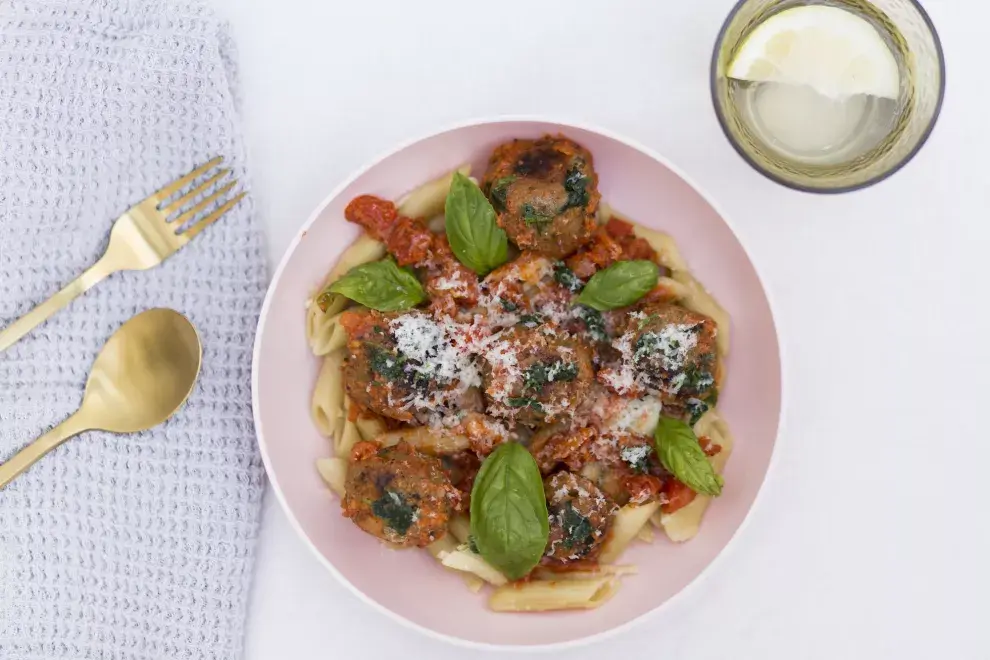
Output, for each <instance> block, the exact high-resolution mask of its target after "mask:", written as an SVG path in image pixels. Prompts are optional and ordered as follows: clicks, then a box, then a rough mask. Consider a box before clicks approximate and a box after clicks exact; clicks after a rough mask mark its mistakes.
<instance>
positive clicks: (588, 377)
mask: <svg viewBox="0 0 990 660" xmlns="http://www.w3.org/2000/svg"><path fill="white" fill-rule="evenodd" d="M537 323H539V325H536V324H537ZM527 324H528V325H532V326H533V327H528V325H527ZM484 357H485V360H486V366H485V367H484V369H483V372H484V386H485V396H486V399H487V402H488V414H490V415H492V416H494V417H503V418H506V417H507V418H511V419H514V420H516V421H517V422H519V423H520V424H525V425H527V426H534V425H537V424H542V423H550V422H555V421H559V420H561V419H568V418H570V417H571V416H572V415H573V412H574V409H575V407H576V406H577V405H578V403H580V402H581V400H582V399H583V398H584V397H585V396H586V395H587V393H588V390H589V388H590V387H591V385H592V383H593V382H594V378H595V375H594V369H593V367H592V363H591V357H592V353H591V349H589V348H588V346H587V345H586V344H585V343H584V342H582V341H581V340H579V339H576V338H574V337H571V336H569V335H566V334H565V333H564V332H563V331H561V330H560V329H559V328H558V327H557V326H555V325H554V324H552V323H550V322H545V323H543V322H540V321H539V320H535V321H527V322H526V323H523V324H519V325H516V326H513V327H511V328H508V329H506V330H503V331H502V332H501V333H500V334H499V335H497V336H496V338H495V340H494V341H492V342H491V343H490V344H489V345H488V347H487V349H486V351H485V353H484Z"/></svg>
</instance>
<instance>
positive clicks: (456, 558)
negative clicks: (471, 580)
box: [439, 545, 508, 586]
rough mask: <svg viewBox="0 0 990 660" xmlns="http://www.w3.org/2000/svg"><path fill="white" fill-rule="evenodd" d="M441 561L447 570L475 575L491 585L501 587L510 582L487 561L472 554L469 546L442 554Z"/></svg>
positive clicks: (462, 546) (459, 547) (461, 546)
mask: <svg viewBox="0 0 990 660" xmlns="http://www.w3.org/2000/svg"><path fill="white" fill-rule="evenodd" d="M439 559H440V563H442V564H443V565H444V566H446V567H447V568H454V569H457V570H458V571H465V572H467V573H473V574H475V575H477V576H478V577H480V578H481V579H482V580H484V581H485V582H487V583H489V584H494V585H495V586H499V585H503V584H506V583H507V582H508V580H507V579H506V578H505V576H504V575H502V574H501V573H500V572H499V571H498V569H497V568H495V567H494V566H492V565H491V564H489V563H488V562H487V561H485V560H484V559H483V558H482V557H481V555H479V554H476V553H474V552H471V549H470V548H468V547H467V545H460V546H458V547H457V549H456V550H454V551H452V552H442V553H440V556H439Z"/></svg>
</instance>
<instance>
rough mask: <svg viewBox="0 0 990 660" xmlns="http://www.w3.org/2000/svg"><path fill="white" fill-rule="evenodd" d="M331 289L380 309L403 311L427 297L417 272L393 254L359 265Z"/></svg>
mask: <svg viewBox="0 0 990 660" xmlns="http://www.w3.org/2000/svg"><path fill="white" fill-rule="evenodd" d="M330 291H331V292H332V293H339V294H340V295H342V296H346V297H347V298H350V299H351V300H353V301H354V302H356V303H358V304H361V305H364V306H365V307H370V308H371V309H377V310H378V311H379V312H401V311H404V310H407V309H411V308H413V307H415V306H416V305H418V304H420V303H421V302H423V301H425V300H426V292H425V291H424V290H423V285H422V284H420V283H419V280H418V279H416V276H415V275H414V274H413V273H412V272H410V271H409V270H408V269H406V268H399V267H398V266H397V265H396V263H395V261H394V260H392V259H391V258H389V259H382V260H381V261H373V262H371V263H367V264H362V265H360V266H355V267H354V268H352V269H351V270H349V271H347V274H346V275H344V276H343V277H341V278H340V279H339V280H337V281H336V282H334V283H333V284H331V285H330Z"/></svg>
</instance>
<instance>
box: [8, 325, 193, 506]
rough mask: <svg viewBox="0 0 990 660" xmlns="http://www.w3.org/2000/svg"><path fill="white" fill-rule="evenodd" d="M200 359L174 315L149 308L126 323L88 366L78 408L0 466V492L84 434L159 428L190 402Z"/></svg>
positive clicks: (190, 336)
mask: <svg viewBox="0 0 990 660" xmlns="http://www.w3.org/2000/svg"><path fill="white" fill-rule="evenodd" d="M202 359H203V347H202V344H201V343H200V341H199V335H197V334H196V329H195V328H194V327H193V325H192V323H190V322H189V320H188V319H186V317H184V316H182V315H181V314H179V313H178V312H174V311H172V310H170V309H150V310H148V311H146V312H143V313H141V314H138V315H137V316H135V317H134V318H132V319H131V320H129V321H127V322H126V323H124V325H122V326H120V328H119V329H118V330H117V332H115V333H114V334H113V336H112V337H110V339H109V340H108V341H107V343H106V345H105V346H104V347H103V350H102V351H100V354H99V355H98V356H97V358H96V362H94V363H93V369H92V371H91V372H90V376H89V380H87V382H86V391H85V394H84V395H83V402H82V405H81V406H80V407H79V410H77V411H76V412H75V413H74V414H72V415H71V416H70V417H69V418H68V419H66V420H65V421H64V422H62V423H61V424H59V425H58V426H56V427H55V428H53V429H52V430H50V431H48V432H47V433H45V434H44V435H42V436H41V437H40V438H38V439H37V440H35V441H34V442H32V443H31V444H30V445H28V446H27V447H25V448H24V449H22V450H21V451H19V452H18V453H17V454H15V455H14V456H13V457H12V458H11V459H10V460H8V461H7V462H6V463H3V464H2V465H0V488H3V487H4V486H6V485H7V484H8V483H10V482H11V481H13V480H14V479H15V478H16V477H17V476H18V475H20V474H21V473H22V472H24V471H25V470H27V469H28V468H29V467H31V466H32V465H34V463H35V462H37V461H38V460H39V459H40V458H41V457H42V456H44V455H45V454H47V453H48V452H50V451H51V450H52V449H54V448H55V447H58V446H59V445H60V444H62V443H63V442H65V441H66V440H68V439H69V438H71V437H73V436H75V435H78V434H79V433H82V432H83V431H92V430H101V431H110V432H111V433H136V432H138V431H145V430H148V429H150V428H153V427H155V426H158V425H159V424H161V423H162V422H164V421H165V420H166V419H168V418H169V417H171V416H172V415H173V414H174V413H175V412H176V411H177V410H178V409H179V408H181V407H182V404H183V403H185V401H186V399H187V398H189V395H190V394H191V393H192V390H193V387H194V386H195V385H196V379H197V378H198V377H199V369H200V365H201V364H202Z"/></svg>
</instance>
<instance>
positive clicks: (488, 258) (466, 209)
mask: <svg viewBox="0 0 990 660" xmlns="http://www.w3.org/2000/svg"><path fill="white" fill-rule="evenodd" d="M444 214H445V216H446V225H447V240H448V241H449V242H450V249H451V250H453V252H454V256H456V257H457V260H458V261H460V262H461V263H462V264H464V265H465V266H467V267H468V268H470V269H471V270H473V271H474V272H476V273H478V274H479V275H485V274H487V273H488V272H490V271H491V270H493V269H495V268H497V267H498V266H501V265H502V264H504V263H505V262H506V261H508V259H509V238H508V236H506V234H505V232H504V231H502V228H501V227H499V226H498V224H497V223H496V222H495V209H494V208H492V205H491V202H489V201H488V198H486V197H485V194H484V193H483V192H481V188H479V187H478V186H477V185H476V184H475V183H474V182H473V181H471V179H469V178H467V177H466V176H464V175H463V174H461V173H460V172H456V173H455V174H454V180H453V181H452V182H451V184H450V192H449V193H447V205H446V208H445V211H444Z"/></svg>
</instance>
